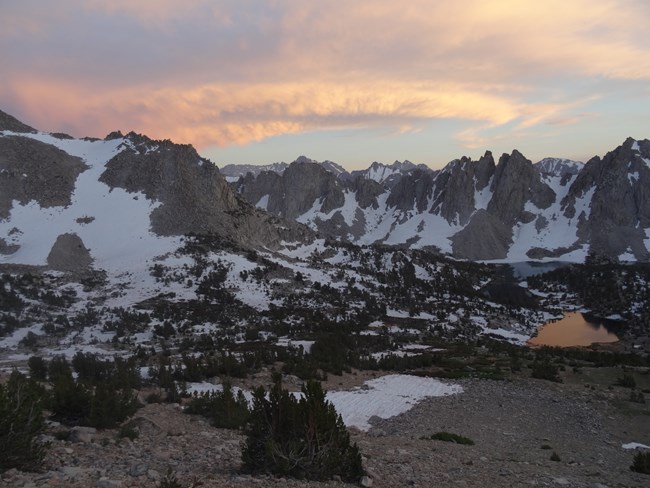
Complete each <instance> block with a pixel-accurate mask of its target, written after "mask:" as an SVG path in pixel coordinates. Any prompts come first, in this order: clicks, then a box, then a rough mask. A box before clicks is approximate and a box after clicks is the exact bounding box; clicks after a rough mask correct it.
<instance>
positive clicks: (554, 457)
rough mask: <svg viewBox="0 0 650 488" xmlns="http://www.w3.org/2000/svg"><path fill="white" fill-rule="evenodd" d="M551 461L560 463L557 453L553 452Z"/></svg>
mask: <svg viewBox="0 0 650 488" xmlns="http://www.w3.org/2000/svg"><path fill="white" fill-rule="evenodd" d="M551 461H556V462H559V461H562V459H560V455H559V454H558V453H557V452H555V451H553V454H551Z"/></svg>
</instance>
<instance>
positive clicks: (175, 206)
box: [100, 136, 309, 246]
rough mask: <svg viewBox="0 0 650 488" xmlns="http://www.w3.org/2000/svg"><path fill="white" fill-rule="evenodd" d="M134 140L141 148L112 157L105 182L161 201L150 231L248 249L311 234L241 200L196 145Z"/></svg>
mask: <svg viewBox="0 0 650 488" xmlns="http://www.w3.org/2000/svg"><path fill="white" fill-rule="evenodd" d="M127 137H129V136H127ZM130 140H132V142H133V143H135V144H136V146H135V147H129V148H126V149H125V150H123V151H121V152H120V153H118V154H117V155H116V156H115V157H113V158H112V159H111V160H110V161H109V162H108V163H107V164H106V169H105V171H104V172H103V173H102V175H101V177H100V181H102V182H103V183H106V184H107V185H109V186H110V187H119V188H123V189H125V190H127V191H129V192H143V193H144V194H145V195H146V196H147V198H149V199H151V200H154V201H158V202H161V205H159V206H158V207H157V208H155V209H154V210H153V211H152V213H151V229H152V231H154V232H155V233H156V234H158V235H162V236H171V235H183V234H188V233H198V234H208V233H209V234H217V235H220V236H224V237H228V238H230V239H232V240H234V241H236V242H238V243H240V244H244V245H247V246H259V245H264V246H274V245H278V244H279V243H280V242H281V241H283V240H287V241H289V240H299V239H303V238H307V237H308V236H309V232H308V231H307V230H306V229H304V228H301V226H300V225H299V224H297V223H286V225H283V226H279V225H277V224H278V221H277V220H274V219H273V218H272V217H271V216H269V215H268V214H265V213H264V212H260V211H259V210H257V209H255V208H254V207H253V206H252V205H250V204H249V203H248V202H245V201H244V200H242V199H240V198H239V197H238V196H237V195H236V193H235V192H234V191H233V190H232V189H231V188H230V186H229V185H228V183H227V182H226V181H225V179H224V178H223V176H221V174H220V173H219V170H218V168H217V167H216V166H215V165H213V164H212V163H211V162H210V161H208V160H206V159H203V158H201V157H200V156H199V155H198V153H197V152H196V150H195V149H194V148H193V147H192V146H190V145H182V144H174V143H172V142H171V141H152V140H150V139H148V138H143V137H142V136H138V137H135V136H131V137H130ZM150 144H154V147H153V148H151V147H150V146H149V145H150ZM142 145H145V146H146V148H144V149H146V150H142V149H143V148H142V147H141V146H142Z"/></svg>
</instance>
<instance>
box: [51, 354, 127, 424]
mask: <svg viewBox="0 0 650 488" xmlns="http://www.w3.org/2000/svg"><path fill="white" fill-rule="evenodd" d="M72 364H73V366H74V369H75V372H76V373H77V375H78V379H77V380H75V379H74V378H73V376H72V370H71V368H70V365H69V363H68V362H67V361H66V360H65V358H62V357H60V358H54V359H52V361H51V362H50V364H49V370H48V372H49V378H50V381H51V382H52V390H51V392H50V394H49V401H48V405H47V406H48V409H49V410H50V411H51V412H52V417H53V418H54V419H55V420H57V421H59V422H62V423H64V424H66V425H88V426H92V427H96V428H99V429H107V428H113V427H116V426H117V425H119V424H120V423H121V422H123V421H124V420H126V419H127V418H128V417H130V416H131V415H133V414H134V413H135V412H136V410H137V409H138V408H139V407H140V403H139V402H138V400H137V395H136V393H134V391H133V388H137V387H138V386H139V378H138V375H137V372H136V371H135V369H134V364H133V363H132V362H127V361H123V360H120V358H115V361H102V360H100V359H98V358H97V357H96V356H94V355H92V354H83V353H77V354H76V355H75V356H74V358H73V360H72Z"/></svg>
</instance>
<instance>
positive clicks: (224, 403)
mask: <svg viewBox="0 0 650 488" xmlns="http://www.w3.org/2000/svg"><path fill="white" fill-rule="evenodd" d="M185 412H186V413H189V414H199V415H203V416H205V417H208V418H209V419H211V420H212V424H213V425H214V426H215V427H221V428H224V429H241V428H243V427H244V426H245V425H246V422H247V421H248V417H249V415H250V411H249V409H248V402H247V401H246V398H244V394H243V392H242V391H241V390H239V391H238V392H237V396H236V397H235V395H234V394H233V390H232V386H231V385H230V383H227V382H226V383H224V385H223V391H210V392H206V393H202V394H200V395H198V396H196V397H194V398H193V399H192V400H191V401H190V403H189V405H188V406H187V408H186V409H185Z"/></svg>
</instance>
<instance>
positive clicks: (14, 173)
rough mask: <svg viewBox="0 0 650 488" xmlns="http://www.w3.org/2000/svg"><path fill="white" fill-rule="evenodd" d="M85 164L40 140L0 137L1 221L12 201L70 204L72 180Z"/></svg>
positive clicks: (58, 204) (56, 205) (73, 181)
mask: <svg viewBox="0 0 650 488" xmlns="http://www.w3.org/2000/svg"><path fill="white" fill-rule="evenodd" d="M87 168H88V166H87V165H86V164H85V163H84V162H83V161H82V160H81V159H80V158H77V157H74V156H70V155H69V154H68V153H66V152H64V151H62V150H60V149H58V148H56V147H54V146H52V145H50V144H45V143H43V142H40V141H37V140H34V139H31V138H25V137H20V136H4V137H0V220H2V219H6V218H8V217H9V212H10V211H11V208H12V204H13V201H14V200H15V201H17V202H19V203H21V204H27V203H29V202H30V201H35V202H37V203H38V204H39V205H40V206H41V207H43V208H49V207H59V206H65V205H70V202H71V197H72V192H73V191H74V187H75V181H76V180H77V177H78V176H79V174H80V173H81V172H83V171H84V170H86V169H87Z"/></svg>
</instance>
